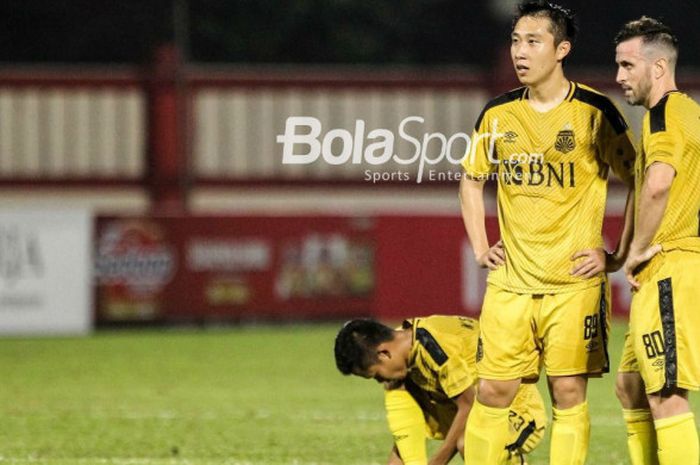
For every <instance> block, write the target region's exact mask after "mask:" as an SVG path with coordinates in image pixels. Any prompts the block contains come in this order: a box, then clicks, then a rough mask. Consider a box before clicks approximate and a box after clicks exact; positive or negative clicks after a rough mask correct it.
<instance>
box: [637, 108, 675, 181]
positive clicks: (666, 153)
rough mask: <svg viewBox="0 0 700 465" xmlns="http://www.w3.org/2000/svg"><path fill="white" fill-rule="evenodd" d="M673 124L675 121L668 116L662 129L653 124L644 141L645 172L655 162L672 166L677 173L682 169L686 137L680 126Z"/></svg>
mask: <svg viewBox="0 0 700 465" xmlns="http://www.w3.org/2000/svg"><path fill="white" fill-rule="evenodd" d="M652 123H653V122H652ZM673 123H674V122H673V119H671V118H669V117H668V116H666V118H665V121H664V124H663V126H662V127H655V126H657V125H655V124H651V128H650V131H649V133H648V134H649V135H648V137H646V138H645V140H644V153H645V154H646V159H645V166H644V169H645V170H646V169H647V168H648V167H649V166H650V165H651V164H652V163H654V162H661V163H666V164H668V165H671V167H673V169H674V170H675V171H676V173H678V170H679V169H680V168H681V160H682V158H683V146H684V141H685V136H684V135H683V131H681V130H680V127H679V125H678V124H673Z"/></svg>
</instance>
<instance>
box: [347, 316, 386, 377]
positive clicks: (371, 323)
mask: <svg viewBox="0 0 700 465" xmlns="http://www.w3.org/2000/svg"><path fill="white" fill-rule="evenodd" d="M392 339H394V330H393V329H391V328H389V327H388V326H385V325H383V324H381V323H379V322H378V321H376V320H373V319H371V318H361V319H357V320H350V321H348V322H347V323H345V324H344V325H343V327H342V328H341V329H340V331H339V332H338V335H337V336H336V337H335V365H336V366H337V367H338V370H340V372H341V373H342V374H344V375H349V374H351V373H356V372H358V371H364V370H366V369H367V368H369V366H370V365H372V364H374V363H376V362H377V361H378V360H379V358H378V357H377V351H376V349H377V346H378V345H379V344H381V343H382V342H387V341H391V340H392Z"/></svg>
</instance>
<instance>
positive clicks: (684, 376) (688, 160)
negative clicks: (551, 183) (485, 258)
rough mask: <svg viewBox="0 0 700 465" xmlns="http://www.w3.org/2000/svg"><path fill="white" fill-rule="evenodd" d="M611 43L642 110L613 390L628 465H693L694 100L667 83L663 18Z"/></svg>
mask: <svg viewBox="0 0 700 465" xmlns="http://www.w3.org/2000/svg"><path fill="white" fill-rule="evenodd" d="M615 43H616V44H617V47H616V55H615V60H616V62H617V64H618V72H617V82H618V83H619V84H620V85H621V86H622V89H623V91H624V93H625V99H626V100H627V102H628V103H630V104H631V105H643V106H644V107H645V108H646V109H647V110H648V111H647V113H646V114H645V115H644V121H643V125H642V142H641V151H640V154H639V156H638V158H637V162H636V164H635V209H634V233H633V240H632V244H631V246H630V250H629V255H628V257H627V260H626V262H625V264H624V271H625V273H626V274H627V278H628V280H629V282H630V284H631V285H632V288H633V294H632V307H631V313H630V332H629V334H628V335H627V338H626V341H625V349H624V353H623V358H622V362H621V365H620V372H619V373H618V378H617V394H618V397H619V398H620V401H621V403H622V407H623V413H624V417H625V422H626V424H627V430H628V446H629V451H630V456H631V458H632V463H633V464H634V465H641V464H645V465H648V464H659V463H660V464H661V465H680V464H684V465H685V464H688V465H697V464H698V462H699V461H700V454H699V453H698V433H697V430H696V427H695V420H694V416H693V413H692V411H691V409H690V406H689V403H688V391H689V390H694V391H697V390H698V388H700V309H699V308H698V299H697V295H698V289H700V237H698V235H699V234H700V230H699V222H698V211H699V210H700V106H699V105H698V104H697V103H696V102H695V101H693V99H691V98H690V97H688V96H687V95H686V94H684V93H682V92H680V91H678V88H677V87H676V81H675V68H676V62H677V60H678V41H677V39H676V37H675V36H674V35H673V32H672V31H671V30H670V29H669V28H668V27H667V26H665V25H664V24H663V23H661V22H660V21H657V20H655V19H652V18H648V17H642V18H640V19H638V20H635V21H631V22H629V23H627V24H626V25H625V26H624V27H623V28H622V30H621V31H620V32H619V33H618V35H617V37H616V39H615ZM640 374H641V377H640ZM642 379H643V382H642ZM645 394H646V395H645Z"/></svg>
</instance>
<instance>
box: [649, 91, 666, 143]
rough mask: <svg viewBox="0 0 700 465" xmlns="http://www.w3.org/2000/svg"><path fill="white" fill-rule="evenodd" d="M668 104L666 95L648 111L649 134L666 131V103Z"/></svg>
mask: <svg viewBox="0 0 700 465" xmlns="http://www.w3.org/2000/svg"><path fill="white" fill-rule="evenodd" d="M667 102H668V94H666V95H664V97H663V98H662V99H661V100H659V103H657V104H656V105H654V106H653V107H652V108H651V110H649V132H650V133H651V134H654V133H655V132H663V131H665V130H666V103H667Z"/></svg>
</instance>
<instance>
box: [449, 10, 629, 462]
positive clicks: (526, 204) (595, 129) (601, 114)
mask: <svg viewBox="0 0 700 465" xmlns="http://www.w3.org/2000/svg"><path fill="white" fill-rule="evenodd" d="M575 34H576V27H575V24H574V20H573V15H572V14H571V13H570V12H569V11H568V10H565V9H563V8H562V7H560V6H557V5H552V4H549V3H545V2H530V3H525V4H523V5H521V6H520V7H519V13H518V14H517V15H516V17H515V18H514V21H513V29H512V31H511V48H510V50H511V58H512V61H513V65H514V68H515V73H516V75H517V77H518V79H519V81H520V82H521V83H522V84H523V87H521V88H519V89H516V90H513V91H511V92H508V93H506V94H504V95H501V96H500V97H497V98H496V99H494V100H492V101H491V102H489V103H488V104H487V105H486V107H485V108H484V109H483V111H482V113H481V115H480V116H479V118H478V120H477V122H476V127H475V133H474V136H473V137H472V148H471V151H470V153H468V154H467V155H468V156H467V157H465V160H464V164H463V166H464V174H465V176H464V178H463V180H462V182H461V184H460V201H461V206H462V216H463V219H464V224H465V228H466V230H467V234H468V236H469V239H470V242H471V245H472V248H473V250H474V254H475V258H476V260H477V262H478V263H479V264H480V265H481V266H483V267H488V268H489V269H490V272H489V276H488V281H487V289H486V293H485V296H484V302H483V306H482V313H481V317H480V325H481V331H480V342H481V348H482V350H481V351H480V353H481V354H482V356H481V357H480V359H479V360H478V361H477V373H478V377H479V389H478V394H477V397H476V401H475V402H474V407H473V408H472V413H471V415H470V416H469V421H468V422H467V429H466V438H465V444H466V446H465V447H466V452H465V456H466V457H465V459H466V463H468V464H469V465H492V464H497V463H499V462H500V461H501V456H502V454H503V446H504V444H506V443H507V442H508V440H509V439H508V437H509V434H510V433H509V424H508V415H509V411H510V406H511V403H512V401H513V399H514V398H515V395H516V393H517V392H518V386H520V384H521V382H522V381H523V380H530V379H534V378H537V377H538V376H539V372H540V368H541V367H542V366H544V369H545V372H546V374H547V381H548V384H549V391H550V396H551V398H552V406H553V409H552V410H553V422H552V433H551V446H550V462H549V463H550V464H552V465H581V464H583V463H584V462H585V459H586V455H587V451H588V442H589V436H590V418H589V414H588V404H587V401H586V391H587V385H588V379H589V378H590V377H592V376H601V375H602V374H603V373H605V372H607V371H608V370H609V361H608V355H607V342H608V341H607V334H608V321H609V320H608V318H609V286H608V282H607V278H606V274H605V273H606V271H615V270H617V269H619V268H620V266H621V264H622V262H623V261H624V257H625V253H626V251H627V247H628V246H629V242H630V229H631V228H630V227H627V228H624V230H623V233H622V236H621V239H620V246H619V248H618V250H617V251H616V252H615V253H612V254H608V253H606V252H605V250H604V248H603V239H602V225H603V216H604V211H605V200H606V192H607V180H608V173H609V171H610V169H611V168H612V170H613V171H614V172H615V173H616V174H617V175H618V176H619V177H620V178H621V179H622V180H623V181H624V182H625V183H626V184H627V185H628V187H629V188H630V192H631V190H632V184H633V166H634V160H635V151H634V146H633V144H632V142H631V140H630V134H629V130H628V127H627V123H626V122H625V120H624V118H623V117H622V115H621V114H620V112H619V111H618V110H617V108H616V107H615V106H614V105H613V103H612V102H611V101H610V100H609V99H608V98H607V97H606V96H604V95H602V94H600V93H598V92H596V91H595V90H593V89H591V88H589V87H587V86H584V85H582V84H579V83H575V82H571V81H569V80H568V79H567V78H566V76H565V74H564V68H563V65H564V61H565V59H566V58H567V56H568V55H569V53H570V52H571V49H572V44H573V42H574V38H575ZM491 178H495V179H496V180H497V183H498V193H497V203H498V221H499V228H500V236H501V237H500V240H498V241H493V242H489V239H488V237H487V234H486V228H485V213H484V210H485V207H484V194H483V189H484V183H485V182H486V180H488V179H491ZM631 198H632V196H631V193H630V194H628V207H627V212H626V217H627V216H628V215H629V214H630V213H631V211H632V209H631V202H630V199H631Z"/></svg>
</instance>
